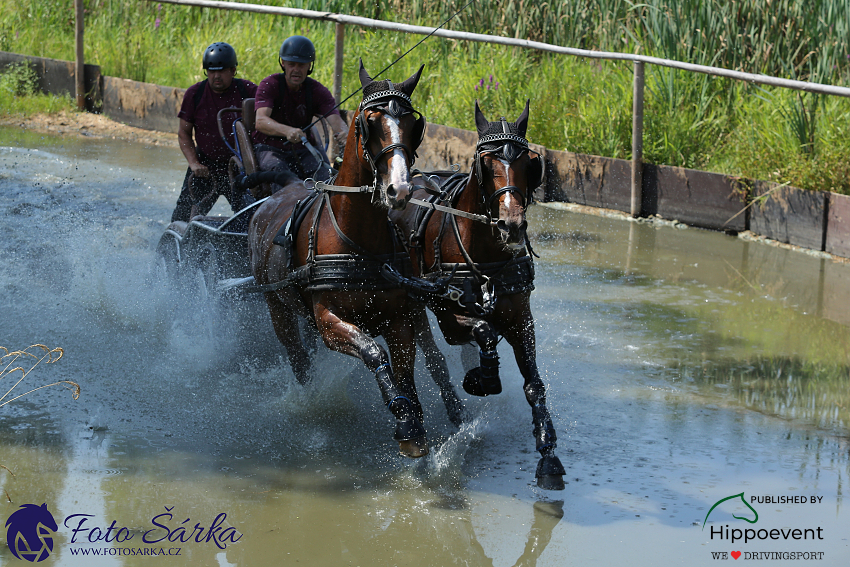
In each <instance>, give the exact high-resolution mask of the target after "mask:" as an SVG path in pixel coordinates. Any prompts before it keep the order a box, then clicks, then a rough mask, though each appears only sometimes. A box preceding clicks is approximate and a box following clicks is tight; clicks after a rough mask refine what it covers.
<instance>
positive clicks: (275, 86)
mask: <svg viewBox="0 0 850 567" xmlns="http://www.w3.org/2000/svg"><path fill="white" fill-rule="evenodd" d="M308 92H309V93H312V101H311V102H310V104H308V101H307V93H308ZM334 106H336V101H335V100H334V97H333V95H332V94H331V91H329V90H328V89H327V87H325V86H324V85H323V84H322V83H320V82H319V81H316V80H315V79H311V78H310V77H307V79H305V81H304V83H303V84H302V85H301V88H300V89H298V90H297V91H294V92H293V91H290V90H289V89H288V88H287V87H286V79H284V77H283V73H275V74H274V75H269V76H268V77H266V78H265V79H263V80H262V82H260V86H259V88H258V89H257V96H256V102H255V103H254V107H255V108H256V109H258V110H259V109H260V108H271V109H272V115H271V118H272V120H274V121H276V122H279V123H281V124H285V125H286V126H291V127H293V128H301V129H302V130H303V129H304V128H306V127H307V126H309V125H310V123H311V122H313V116H325V115H328V114H339V110H337V109H335V108H334ZM311 111H312V113H311ZM253 137H254V144H267V145H269V146H274V147H276V148H280V149H283V150H290V149H293V148H294V147H295V146H300V145H301V144H300V143H299V144H291V143H289V142H287V141H286V139H285V138H282V137H279V136H267V135H265V134H263V133H261V132H259V131H254V134H253Z"/></svg>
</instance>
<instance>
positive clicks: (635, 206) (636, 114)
mask: <svg viewBox="0 0 850 567" xmlns="http://www.w3.org/2000/svg"><path fill="white" fill-rule="evenodd" d="M643 65H644V64H643V61H635V85H634V100H633V103H632V202H631V214H632V216H633V217H639V216H640V209H641V199H642V197H643V86H644V76H643V71H644V69H643Z"/></svg>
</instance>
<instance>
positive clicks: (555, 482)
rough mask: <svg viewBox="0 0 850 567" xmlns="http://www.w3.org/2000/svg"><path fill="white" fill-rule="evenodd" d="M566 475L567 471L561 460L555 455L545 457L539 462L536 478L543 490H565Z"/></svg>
mask: <svg viewBox="0 0 850 567" xmlns="http://www.w3.org/2000/svg"><path fill="white" fill-rule="evenodd" d="M565 474H567V471H565V470H564V465H562V464H561V459H559V458H558V457H556V456H555V455H543V456H542V457H540V460H539V461H538V462H537V472H536V473H535V474H534V476H536V477H537V486H539V487H540V488H542V489H543V490H563V489H564V475H565Z"/></svg>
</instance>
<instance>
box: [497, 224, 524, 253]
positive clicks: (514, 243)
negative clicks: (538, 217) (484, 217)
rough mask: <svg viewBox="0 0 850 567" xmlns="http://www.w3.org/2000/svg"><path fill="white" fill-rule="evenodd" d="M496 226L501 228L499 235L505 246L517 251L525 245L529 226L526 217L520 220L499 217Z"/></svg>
mask: <svg viewBox="0 0 850 567" xmlns="http://www.w3.org/2000/svg"><path fill="white" fill-rule="evenodd" d="M496 228H498V229H499V237H500V239H501V241H502V244H503V245H504V246H505V248H507V249H509V250H514V251H515V250H520V249H522V248H524V247H525V231H526V229H527V228H528V222H527V221H526V220H525V219H522V220H521V221H519V222H517V221H515V220H505V219H499V220H498V221H496Z"/></svg>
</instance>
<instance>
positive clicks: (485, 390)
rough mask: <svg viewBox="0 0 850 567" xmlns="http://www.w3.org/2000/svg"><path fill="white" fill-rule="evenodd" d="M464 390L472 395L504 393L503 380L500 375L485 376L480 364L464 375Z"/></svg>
mask: <svg viewBox="0 0 850 567" xmlns="http://www.w3.org/2000/svg"><path fill="white" fill-rule="evenodd" d="M463 390H464V391H465V392H466V393H467V394H469V395H470V396H481V397H483V396H494V395H496V394H501V393H502V381H501V380H499V377H498V376H494V377H491V378H487V377H485V376H484V373H483V372H481V367H480V366H478V367H476V368H473V369H472V370H470V371H469V372H467V373H466V376H464V377H463Z"/></svg>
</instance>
